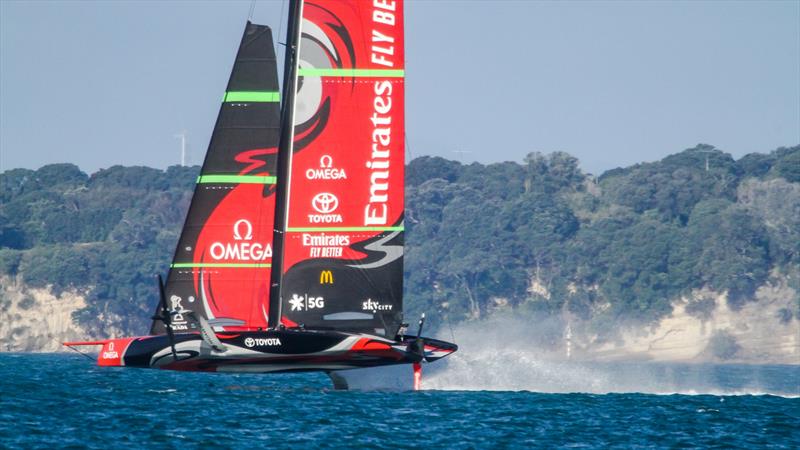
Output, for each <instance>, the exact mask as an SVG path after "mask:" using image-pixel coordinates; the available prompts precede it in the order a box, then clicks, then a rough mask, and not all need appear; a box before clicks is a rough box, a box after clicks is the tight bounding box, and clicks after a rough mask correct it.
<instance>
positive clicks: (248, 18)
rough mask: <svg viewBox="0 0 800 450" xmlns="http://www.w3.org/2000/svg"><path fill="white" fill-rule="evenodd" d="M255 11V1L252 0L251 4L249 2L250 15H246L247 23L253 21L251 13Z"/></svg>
mask: <svg viewBox="0 0 800 450" xmlns="http://www.w3.org/2000/svg"><path fill="white" fill-rule="evenodd" d="M255 10H256V0H253V1H252V2H250V14H248V15H247V20H248V21H249V22H252V21H253V12H255Z"/></svg>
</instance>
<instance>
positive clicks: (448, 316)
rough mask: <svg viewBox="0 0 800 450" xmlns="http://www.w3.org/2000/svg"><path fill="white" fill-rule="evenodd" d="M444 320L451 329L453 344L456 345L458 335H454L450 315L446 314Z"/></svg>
mask: <svg viewBox="0 0 800 450" xmlns="http://www.w3.org/2000/svg"><path fill="white" fill-rule="evenodd" d="M444 319H445V320H446V321H447V327H448V328H450V338H451V339H453V344H455V343H456V334H455V333H453V325H451V324H450V314H445V316H444Z"/></svg>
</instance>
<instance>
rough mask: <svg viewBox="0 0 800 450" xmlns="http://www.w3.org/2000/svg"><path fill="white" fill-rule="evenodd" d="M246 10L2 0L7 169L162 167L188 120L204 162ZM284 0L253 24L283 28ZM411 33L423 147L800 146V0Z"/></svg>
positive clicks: (416, 15) (485, 7)
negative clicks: (58, 164) (70, 164)
mask: <svg viewBox="0 0 800 450" xmlns="http://www.w3.org/2000/svg"><path fill="white" fill-rule="evenodd" d="M249 6H250V2H249V1H239V2H236V1H232V2H214V1H174V2H169V1H167V2H163V1H162V2H155V1H147V2H124V1H115V2H100V1H96V2H70V1H58V2H55V1H32V2H20V1H9V0H0V171H2V170H7V169H11V168H15V167H28V168H37V167H39V166H41V165H43V164H46V163H52V162H73V163H75V164H78V165H79V166H80V167H81V168H82V169H83V170H85V171H89V172H92V171H95V170H97V169H98V168H102V167H108V166H111V165H114V164H124V165H134V164H139V165H148V166H153V167H161V168H163V167H166V166H168V165H171V164H175V163H177V162H178V161H179V153H180V145H179V141H178V140H177V139H175V138H174V137H173V135H174V134H175V133H176V132H178V131H179V130H181V129H186V130H187V131H188V135H189V141H190V149H191V156H192V159H193V161H195V162H198V161H201V160H202V155H203V153H204V152H205V149H206V146H207V144H208V139H209V137H210V134H211V129H212V127H213V124H214V120H215V118H216V114H217V110H218V108H219V103H220V100H221V97H222V92H223V91H224V88H225V83H226V81H227V78H228V75H229V71H230V66H231V64H232V62H233V58H234V56H235V51H236V46H237V45H238V41H239V38H240V36H241V31H242V27H243V26H244V21H245V20H246V18H247V14H248V10H249ZM283 6H284V5H283V3H282V2H280V1H259V2H258V3H257V6H256V9H255V15H254V21H255V22H258V23H266V24H269V25H271V26H272V27H273V29H274V31H275V33H276V35H277V33H278V31H279V28H280V29H281V35H282V34H284V33H285V28H283V27H281V24H280V17H281V9H282V7H283ZM284 14H285V12H284ZM406 34H407V47H406V61H407V63H406V74H407V78H406V82H407V85H408V88H407V97H406V98H407V104H408V107H407V127H406V131H407V135H408V138H409V141H410V147H411V153H412V156H420V155H423V154H433V155H440V156H444V157H447V158H450V159H460V158H463V160H464V161H473V160H477V161H480V162H494V161H502V160H513V161H521V160H522V158H523V157H524V155H525V154H526V153H528V152H530V151H542V152H551V151H555V150H563V151H566V152H569V153H571V154H573V155H575V156H577V157H578V158H579V159H580V160H581V164H582V167H583V168H584V169H585V170H588V171H591V172H594V173H599V172H602V171H603V170H607V169H610V168H613V167H616V166H622V165H629V164H633V163H636V162H641V161H652V160H657V159H660V158H662V157H663V156H665V155H667V154H670V153H675V152H678V151H680V150H683V149H684V148H687V147H692V146H694V145H695V144H697V143H699V142H703V143H709V144H713V145H716V146H717V147H719V148H721V149H723V150H725V151H727V152H730V153H732V154H733V155H734V156H736V157H740V156H742V155H744V154H746V153H749V152H754V151H761V152H764V151H769V150H772V149H774V148H775V147H778V146H782V145H786V146H790V145H797V144H798V143H800V2H798V1H762V2H747V1H739V2H726V1H711V2H634V1H624V2H623V1H620V2H600V1H594V2H579V1H573V2H541V1H500V2H498V1H440V2H423V1H407V4H406ZM279 39H280V40H283V37H282V36H281V37H280V38H279ZM280 55H282V53H281V54H280ZM455 150H463V151H468V152H471V153H464V154H462V155H459V154H456V153H454V151H455Z"/></svg>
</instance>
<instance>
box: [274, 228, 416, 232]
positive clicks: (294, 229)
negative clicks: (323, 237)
mask: <svg viewBox="0 0 800 450" xmlns="http://www.w3.org/2000/svg"><path fill="white" fill-rule="evenodd" d="M403 229H404V228H403V227H313V228H287V229H286V231H288V232H295V233H300V232H306V233H308V232H314V231H403Z"/></svg>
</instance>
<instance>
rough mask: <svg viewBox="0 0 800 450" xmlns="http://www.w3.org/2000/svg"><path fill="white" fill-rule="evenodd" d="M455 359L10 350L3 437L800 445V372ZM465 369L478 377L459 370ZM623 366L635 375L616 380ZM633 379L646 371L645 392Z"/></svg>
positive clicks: (375, 444) (62, 442) (3, 367)
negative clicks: (358, 364)
mask: <svg viewBox="0 0 800 450" xmlns="http://www.w3.org/2000/svg"><path fill="white" fill-rule="evenodd" d="M454 356H455V355H454ZM454 361H455V362H454V363H449V364H446V363H445V362H446V360H444V361H440V362H437V363H435V364H431V365H430V366H427V367H426V368H425V370H426V376H427V377H424V378H423V387H424V388H425V387H427V388H429V389H428V390H423V391H420V392H412V391H407V390H403V389H396V387H397V386H398V385H393V384H392V381H391V377H393V376H400V377H401V378H406V377H405V376H406V375H407V376H408V378H410V369H407V368H400V370H395V371H377V372H365V371H362V372H361V373H360V374H357V375H359V376H360V377H361V378H362V381H365V380H366V381H367V382H366V383H362V388H363V386H367V387H366V388H365V389H364V390H357V391H333V390H332V389H331V388H330V382H329V380H328V378H327V376H325V375H324V374H316V373H306V374H285V375H259V374H241V375H239V374H202V373H176V372H168V371H160V370H148V369H125V368H100V367H96V366H95V365H94V364H93V363H92V362H91V361H89V360H88V359H85V358H83V357H81V356H80V355H77V354H0V447H2V448H53V447H57V448H63V447H69V448H103V449H105V448H142V447H149V448H201V447H202V448H209V447H219V448H233V447H244V446H248V447H253V446H258V447H278V448H285V447H293V448H302V447H311V446H314V447H320V448H353V447H359V448H360V447H367V448H391V449H395V448H408V447H426V448H516V447H540V448H558V447H589V448H610V447H617V448H637V447H639V448H641V447H647V448H651V447H659V448H660V447H664V448H666V447H671V448H674V447H718V448H800V367H798V366H755V367H754V366H687V365H684V366H681V365H647V364H628V365H624V364H623V365H620V364H615V365H610V364H609V365H604V366H603V365H580V366H579V365H573V366H570V365H568V364H556V365H553V364H549V363H542V364H543V365H541V366H538V367H537V366H536V365H535V364H534V365H533V366H531V365H527V368H528V371H527V372H529V373H530V376H531V378H530V379H525V377H526V372H525V371H524V370H521V369H524V367H520V366H519V365H516V366H515V365H514V364H510V365H509V371H510V372H513V373H514V374H515V377H514V378H516V379H518V380H520V384H517V385H513V384H511V385H509V384H508V383H511V381H510V380H507V379H501V380H499V381H498V380H496V381H492V380H493V378H492V376H493V375H495V376H496V375H498V374H500V373H502V371H500V370H497V369H494V370H495V372H492V371H489V375H484V378H481V374H484V373H485V372H486V371H487V369H486V368H485V367H484V368H481V367H473V368H471V369H465V368H463V367H462V366H461V365H460V364H459V361H458V360H456V359H454ZM464 370H468V371H469V370H472V371H474V373H473V375H474V376H472V377H469V376H464V374H460V373H454V372H459V371H464ZM615 371H616V372H615ZM573 372H574V373H575V374H577V376H573V374H572V373H573ZM615 373H617V374H622V373H626V374H629V376H628V378H627V379H625V377H624V376H621V377H619V378H620V379H621V381H622V384H620V385H617V386H614V385H613V383H615V381H614V378H615V377H614V374H615ZM593 374H597V377H598V378H597V379H594V380H593V379H592V377H594V376H595V375H593ZM631 374H632V375H631ZM635 377H645V378H649V380H643V381H647V382H646V383H642V386H643V389H641V390H640V392H637V390H636V388H635V387H636V386H635V385H632V383H634V378H635ZM704 377H705V378H706V379H705V380H704V381H702V380H701V379H703V378H704ZM580 379H584V380H585V389H579V388H580V384H579V381H578V380H580ZM598 379H599V380H600V381H597V380H598ZM470 380H471V381H470ZM556 380H567V385H562V384H559V382H555V381H556ZM382 381H383V382H384V384H385V386H388V387H390V388H391V387H394V388H393V389H388V390H387V389H385V388H382V387H381V382H382ZM701 381H702V382H701ZM448 383H450V384H452V385H448ZM470 383H472V384H470ZM498 383H499V384H498ZM575 383H578V384H575ZM604 383H605V384H604ZM537 386H540V387H541V389H536V388H537ZM559 386H565V387H563V392H559V389H561V388H559ZM695 387H697V388H699V390H698V389H694V388H695ZM498 388H502V389H498ZM509 388H510V389H509ZM671 389H676V391H674V392H670V390H671ZM537 390H538V391H540V392H534V391H537ZM603 390H606V391H608V393H603V392H602V391H603ZM579 391H583V392H579Z"/></svg>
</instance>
